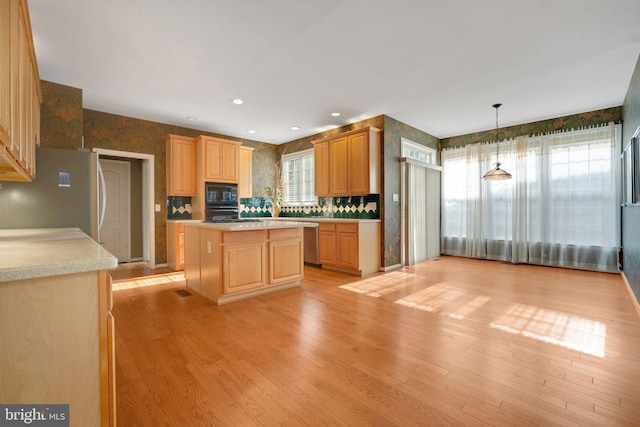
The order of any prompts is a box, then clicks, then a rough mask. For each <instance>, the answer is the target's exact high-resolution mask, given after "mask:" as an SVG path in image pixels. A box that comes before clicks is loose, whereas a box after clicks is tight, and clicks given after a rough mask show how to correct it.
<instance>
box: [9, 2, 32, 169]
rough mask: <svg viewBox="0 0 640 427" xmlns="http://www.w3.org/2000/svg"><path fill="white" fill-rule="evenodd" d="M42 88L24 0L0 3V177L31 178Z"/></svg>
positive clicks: (27, 10)
mask: <svg viewBox="0 0 640 427" xmlns="http://www.w3.org/2000/svg"><path fill="white" fill-rule="evenodd" d="M41 103H42V89H41V87H40V76H39V74H38V63H37V62H36V55H35V50H34V47H33V37H32V35H31V23H30V20H29V9H28V7H27V2H26V0H3V1H1V2H0V180H4V181H32V180H33V178H35V175H36V157H35V154H36V145H38V144H40V104H41Z"/></svg>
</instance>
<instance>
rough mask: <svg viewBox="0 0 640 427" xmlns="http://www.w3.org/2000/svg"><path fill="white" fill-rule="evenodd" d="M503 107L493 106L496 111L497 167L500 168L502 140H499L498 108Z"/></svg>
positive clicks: (499, 105)
mask: <svg viewBox="0 0 640 427" xmlns="http://www.w3.org/2000/svg"><path fill="white" fill-rule="evenodd" d="M501 106H502V104H493V108H495V109H496V166H500V159H499V156H498V155H499V153H500V138H499V135H500V134H499V133H498V129H499V128H498V108H500V107H501Z"/></svg>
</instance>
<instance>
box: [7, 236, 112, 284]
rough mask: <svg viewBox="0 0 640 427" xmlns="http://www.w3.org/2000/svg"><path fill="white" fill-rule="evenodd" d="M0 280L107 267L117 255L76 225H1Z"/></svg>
mask: <svg viewBox="0 0 640 427" xmlns="http://www.w3.org/2000/svg"><path fill="white" fill-rule="evenodd" d="M0 248H1V249H2V250H3V251H6V253H7V255H6V256H5V257H3V258H2V259H0V284H2V283H3V282H13V281H19V280H27V279H36V278H42V277H49V276H61V275H67V274H75V273H86V272H91V271H99V270H108V269H111V268H115V267H117V266H118V259H117V258H116V257H114V256H113V255H112V254H110V253H109V252H108V251H106V250H105V249H104V248H102V247H101V246H100V245H98V244H97V243H96V242H95V241H94V240H93V239H92V238H91V237H89V236H88V235H87V234H85V233H84V232H82V231H81V230H80V229H79V228H42V229H37V228H35V229H2V230H0Z"/></svg>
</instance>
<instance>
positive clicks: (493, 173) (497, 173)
mask: <svg viewBox="0 0 640 427" xmlns="http://www.w3.org/2000/svg"><path fill="white" fill-rule="evenodd" d="M501 106H502V104H493V108H495V109H496V163H495V164H496V167H495V168H493V169H491V170H490V171H489V172H487V173H485V174H484V176H483V177H482V179H484V180H485V181H500V180H503V179H511V174H510V173H509V172H507V171H506V170H504V169H500V161H499V160H498V151H499V148H500V143H499V142H498V141H500V139H499V138H498V108H500V107H501Z"/></svg>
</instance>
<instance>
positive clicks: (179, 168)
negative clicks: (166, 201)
mask: <svg viewBox="0 0 640 427" xmlns="http://www.w3.org/2000/svg"><path fill="white" fill-rule="evenodd" d="M165 140H166V144H167V196H195V195H196V143H195V141H194V140H193V138H188V137H186V136H179V135H167V137H166V138H165Z"/></svg>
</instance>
